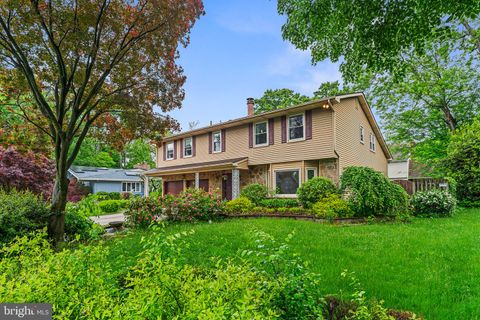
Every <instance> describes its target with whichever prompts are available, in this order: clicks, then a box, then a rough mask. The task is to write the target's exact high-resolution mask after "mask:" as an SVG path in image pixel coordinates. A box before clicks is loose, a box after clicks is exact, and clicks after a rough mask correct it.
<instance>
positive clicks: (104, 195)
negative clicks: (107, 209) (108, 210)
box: [95, 191, 121, 200]
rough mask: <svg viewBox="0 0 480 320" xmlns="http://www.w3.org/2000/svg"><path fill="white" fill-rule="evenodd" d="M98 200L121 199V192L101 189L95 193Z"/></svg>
mask: <svg viewBox="0 0 480 320" xmlns="http://www.w3.org/2000/svg"><path fill="white" fill-rule="evenodd" d="M95 196H96V197H97V199H98V200H120V199H121V195H120V192H107V191H99V192H97V193H95Z"/></svg>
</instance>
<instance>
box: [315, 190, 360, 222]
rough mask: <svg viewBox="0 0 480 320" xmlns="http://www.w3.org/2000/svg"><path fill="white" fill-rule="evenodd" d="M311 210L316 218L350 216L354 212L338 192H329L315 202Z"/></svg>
mask: <svg viewBox="0 0 480 320" xmlns="http://www.w3.org/2000/svg"><path fill="white" fill-rule="evenodd" d="M313 212H314V213H315V215H316V216H317V217H318V218H327V219H333V218H339V217H340V218H350V217H352V216H353V215H354V212H353V211H352V209H351V208H350V204H349V203H348V201H345V200H343V199H342V198H341V197H340V196H339V195H338V194H330V195H328V196H326V197H325V198H323V199H322V200H320V201H319V202H317V203H315V205H314V206H313Z"/></svg>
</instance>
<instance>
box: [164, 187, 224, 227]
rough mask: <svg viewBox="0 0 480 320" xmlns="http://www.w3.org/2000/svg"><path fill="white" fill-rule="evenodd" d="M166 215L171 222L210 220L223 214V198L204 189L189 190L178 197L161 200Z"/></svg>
mask: <svg viewBox="0 0 480 320" xmlns="http://www.w3.org/2000/svg"><path fill="white" fill-rule="evenodd" d="M161 202H162V205H163V207H164V208H165V213H166V214H167V216H168V218H169V219H171V220H181V221H198V220H204V221H205V220H210V219H212V218H214V217H215V216H217V215H218V214H220V213H222V212H223V208H224V206H223V202H222V200H221V196H220V195H219V194H216V193H212V192H206V191H204V190H203V189H187V190H185V191H183V192H181V193H180V194H179V195H178V197H170V198H167V197H164V198H162V200H161Z"/></svg>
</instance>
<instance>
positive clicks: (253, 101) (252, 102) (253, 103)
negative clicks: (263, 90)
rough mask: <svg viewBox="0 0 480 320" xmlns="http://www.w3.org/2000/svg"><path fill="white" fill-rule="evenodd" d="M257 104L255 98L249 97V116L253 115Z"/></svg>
mask: <svg viewBox="0 0 480 320" xmlns="http://www.w3.org/2000/svg"><path fill="white" fill-rule="evenodd" d="M254 106H255V100H254V99H253V98H247V110H248V116H249V117H251V116H253V107H254Z"/></svg>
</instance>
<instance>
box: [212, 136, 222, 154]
mask: <svg viewBox="0 0 480 320" xmlns="http://www.w3.org/2000/svg"><path fill="white" fill-rule="evenodd" d="M212 140H213V141H212V142H213V152H221V151H222V132H221V131H216V132H214V133H213V134H212Z"/></svg>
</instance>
